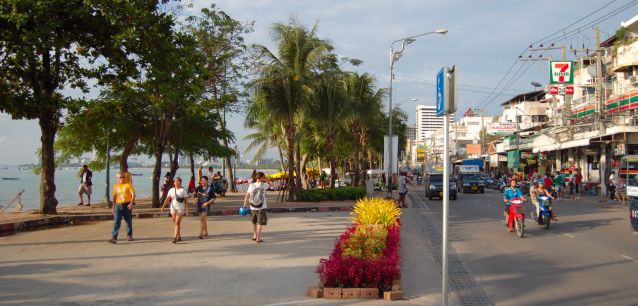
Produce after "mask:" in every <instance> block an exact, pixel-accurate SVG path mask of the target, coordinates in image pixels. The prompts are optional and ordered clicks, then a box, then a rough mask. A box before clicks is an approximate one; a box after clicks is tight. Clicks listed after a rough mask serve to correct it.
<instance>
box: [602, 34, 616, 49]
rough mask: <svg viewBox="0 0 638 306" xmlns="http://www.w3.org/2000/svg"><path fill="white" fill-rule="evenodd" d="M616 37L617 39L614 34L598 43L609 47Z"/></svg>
mask: <svg viewBox="0 0 638 306" xmlns="http://www.w3.org/2000/svg"><path fill="white" fill-rule="evenodd" d="M617 39H618V37H616V35H614V36H611V37H609V38H607V39H606V40H605V41H603V42H601V43H600V47H603V48H609V47H611V46H613V45H614V43H615V42H616V40H617Z"/></svg>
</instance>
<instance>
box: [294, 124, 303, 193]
mask: <svg viewBox="0 0 638 306" xmlns="http://www.w3.org/2000/svg"><path fill="white" fill-rule="evenodd" d="M295 162H296V165H295V169H296V170H297V171H296V172H297V176H296V177H295V187H296V188H297V190H299V189H300V188H302V181H303V172H304V169H303V168H301V135H299V137H298V139H297V148H296V150H295Z"/></svg>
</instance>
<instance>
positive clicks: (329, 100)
mask: <svg viewBox="0 0 638 306" xmlns="http://www.w3.org/2000/svg"><path fill="white" fill-rule="evenodd" d="M342 76H343V74H328V73H326V74H324V75H322V76H320V77H319V78H317V82H316V83H315V84H314V86H313V93H314V100H313V103H311V104H310V107H309V113H311V114H312V120H313V127H314V129H315V130H317V131H319V134H318V135H317V136H320V137H321V138H323V139H324V140H325V151H326V157H327V158H328V162H329V164H330V174H331V175H330V188H334V186H335V177H336V176H335V173H336V172H335V168H336V160H335V154H334V148H335V138H336V134H337V132H338V131H339V122H341V121H342V120H343V115H344V114H345V106H346V104H345V86H344V85H345V84H344V82H343V80H342V78H341V77H342Z"/></svg>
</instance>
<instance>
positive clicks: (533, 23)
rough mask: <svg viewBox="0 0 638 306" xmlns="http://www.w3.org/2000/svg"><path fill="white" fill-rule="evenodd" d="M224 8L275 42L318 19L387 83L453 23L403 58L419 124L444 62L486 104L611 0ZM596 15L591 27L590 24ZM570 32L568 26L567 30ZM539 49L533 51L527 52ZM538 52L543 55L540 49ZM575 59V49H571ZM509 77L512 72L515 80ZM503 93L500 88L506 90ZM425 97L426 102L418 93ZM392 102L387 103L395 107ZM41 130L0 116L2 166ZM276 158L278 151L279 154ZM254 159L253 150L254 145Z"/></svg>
mask: <svg viewBox="0 0 638 306" xmlns="http://www.w3.org/2000/svg"><path fill="white" fill-rule="evenodd" d="M636 2H638V1H636V0H633V1H629V0H622V1H621V0H617V1H614V2H613V3H611V4H610V5H609V6H608V7H606V8H604V9H602V10H600V11H599V12H597V13H596V14H594V15H592V16H591V17H588V18H586V19H585V20H583V21H582V22H580V23H579V24H577V25H576V26H574V27H570V28H568V29H566V30H565V31H564V32H565V33H570V32H571V31H573V30H575V29H577V28H581V27H582V28H581V32H580V33H574V35H572V36H571V37H569V38H568V39H558V40H557V41H556V44H557V45H563V44H564V45H566V46H567V47H568V49H569V47H570V46H572V47H574V48H582V46H583V44H584V45H585V47H589V48H593V47H594V35H593V33H594V32H593V29H592V26H593V25H597V26H599V27H600V29H601V39H602V40H605V39H606V38H607V37H609V36H610V35H613V34H614V32H615V30H616V29H617V28H618V27H619V26H620V22H621V21H626V20H628V19H630V18H631V17H633V16H634V15H636V14H637V13H638V5H633V6H631V7H628V8H626V9H624V10H621V11H620V13H619V14H616V15H613V16H608V17H609V18H607V19H606V20H601V21H598V22H596V21H595V20H596V19H599V18H600V17H603V16H604V15H606V14H608V13H610V12H612V11H613V10H615V9H617V8H620V7H621V6H623V5H626V4H631V3H634V4H636ZM210 3H211V1H201V0H193V1H192V4H193V5H192V7H191V8H189V9H188V10H189V11H188V12H187V13H188V14H196V13H197V12H198V11H199V10H200V9H201V8H203V7H207V6H209V5H210ZM215 3H217V6H218V7H219V8H220V9H222V10H224V11H226V13H228V14H229V15H230V16H232V17H233V18H235V19H237V20H241V21H250V20H252V21H255V26H254V28H255V31H254V33H251V34H249V35H247V37H246V38H247V41H248V43H259V44H263V45H266V46H267V47H273V45H272V43H271V40H270V36H269V35H270V28H271V26H272V24H273V23H274V22H287V21H289V20H290V18H291V17H292V16H295V17H296V18H297V19H298V20H299V21H300V22H301V23H302V24H304V25H306V26H308V27H310V26H312V25H313V24H314V23H315V22H318V28H319V31H318V35H319V37H320V38H323V39H327V40H330V41H331V42H332V43H333V45H334V47H335V52H337V53H338V54H339V55H341V56H347V57H351V58H358V59H361V60H363V61H364V63H363V65H361V66H359V67H353V68H352V69H354V70H356V71H359V72H362V73H363V72H368V73H372V74H374V75H375V77H376V79H377V85H378V87H388V86H389V55H388V54H389V50H390V43H391V42H392V41H393V40H397V39H400V38H403V37H407V36H411V35H416V34H421V33H425V32H429V31H433V30H435V29H439V28H446V29H448V30H449V33H448V34H447V35H428V36H424V37H420V38H418V39H417V41H415V42H414V43H412V44H410V45H409V46H408V47H407V48H406V51H405V52H404V55H403V57H402V58H401V59H400V60H399V61H398V62H397V63H396V64H395V74H396V78H395V82H394V97H395V98H394V99H395V100H394V101H395V102H399V103H401V102H403V101H407V102H403V103H401V104H400V107H401V108H403V109H404V110H405V111H406V112H408V114H409V115H410V119H409V121H410V123H413V122H414V120H415V119H414V113H415V108H416V104H417V103H420V104H426V105H434V86H433V85H431V84H433V82H434V76H435V74H436V72H437V71H438V70H439V69H440V68H441V67H442V66H451V65H458V67H459V71H460V78H459V87H460V88H461V89H462V90H461V91H459V97H460V99H459V105H458V110H459V112H461V111H464V110H466V109H467V108H468V107H477V106H478V105H479V104H486V103H482V102H485V101H491V100H492V98H490V99H487V100H486V99H485V98H486V97H487V96H488V93H489V92H491V91H492V88H494V87H495V86H496V84H497V83H498V82H499V80H501V78H502V77H503V75H504V74H505V73H506V72H507V70H508V69H509V68H510V66H511V65H512V64H513V63H514V62H515V60H516V58H517V57H518V55H519V54H521V52H523V51H524V50H525V49H526V48H527V46H528V45H529V44H530V43H532V42H535V41H537V40H539V39H541V38H543V37H545V36H547V35H550V34H552V33H554V32H556V31H558V30H560V29H562V28H563V27H565V26H567V25H569V24H571V23H573V22H575V21H577V20H579V19H581V18H582V17H585V16H586V15H588V14H590V13H592V12H594V11H595V10H596V9H598V8H600V7H602V6H603V5H605V4H607V3H610V1H607V0H606V1H594V0H585V1H583V0H581V1H578V0H569V1H545V0H540V1H539V0H537V1H504V0H501V1H496V0H486V1H470V0H465V1H461V0H448V1H430V0H399V1H389V0H340V1H339V0H322V1H310V0H296V1H289V0H224V1H216V2H215ZM590 22H591V23H592V24H591V25H590V24H589V23H590ZM561 33H562V32H561ZM528 54H530V52H527V53H525V56H527V55H528ZM539 54H540V53H539V52H536V53H534V55H539ZM542 54H543V57H548V56H553V57H555V58H559V57H560V51H553V52H543V53H542ZM570 58H572V56H571V55H570ZM521 65H525V66H523V69H521V71H523V70H524V71H526V72H525V73H524V74H522V75H521V76H520V77H518V78H516V79H515V82H513V83H512V85H511V87H509V89H508V90H506V91H504V92H503V95H500V96H497V97H496V98H494V99H493V101H492V102H491V103H487V105H486V106H485V107H484V109H485V112H486V113H487V114H498V113H500V109H499V107H498V105H499V104H500V102H503V101H505V100H507V99H508V97H511V96H513V95H515V94H517V93H520V92H524V91H529V90H533V89H534V88H533V87H532V85H530V82H532V81H537V82H540V83H541V84H546V83H547V82H548V80H547V78H548V72H547V63H546V62H535V63H529V62H527V63H525V64H523V63H522V62H520V63H518V64H517V65H516V66H515V67H514V71H516V70H517V69H518V68H519V66H521ZM507 80H509V78H508V79H507ZM497 92H501V90H497ZM415 97H416V98H419V101H418V102H416V103H415V102H411V101H409V100H410V99H412V98H415ZM386 107H387V106H386ZM242 123H243V116H242V114H235V115H232V116H231V118H230V119H229V124H230V128H231V129H232V130H233V132H234V133H235V135H236V136H237V139H238V142H237V144H238V147H239V148H240V149H242V148H244V147H245V146H246V144H247V143H246V142H245V141H242V138H243V137H244V136H245V135H247V134H248V133H249V132H248V131H246V130H244V128H243V126H242ZM39 138H40V131H39V127H38V125H37V122H35V121H25V120H20V121H14V120H11V119H10V118H9V117H8V116H7V115H6V114H0V146H1V147H2V148H3V149H2V150H1V151H0V164H18V163H32V162H34V161H35V160H36V157H35V150H36V149H37V148H38V147H39V146H40V143H39ZM273 156H274V155H273ZM247 157H248V158H250V157H252V155H251V154H250V153H249V154H248V156H247Z"/></svg>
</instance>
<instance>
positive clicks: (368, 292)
mask: <svg viewBox="0 0 638 306" xmlns="http://www.w3.org/2000/svg"><path fill="white" fill-rule="evenodd" d="M361 298H362V299H366V300H376V299H378V298H379V288H361Z"/></svg>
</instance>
